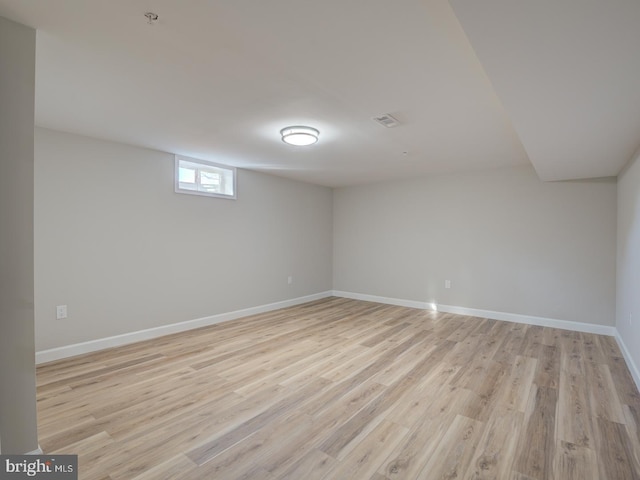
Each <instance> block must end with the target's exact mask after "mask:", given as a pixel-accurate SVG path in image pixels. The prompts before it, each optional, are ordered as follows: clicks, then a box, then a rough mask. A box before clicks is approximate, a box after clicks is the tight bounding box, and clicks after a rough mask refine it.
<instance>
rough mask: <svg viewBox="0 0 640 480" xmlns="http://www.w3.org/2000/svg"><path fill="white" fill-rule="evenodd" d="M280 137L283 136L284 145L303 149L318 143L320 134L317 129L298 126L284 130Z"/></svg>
mask: <svg viewBox="0 0 640 480" xmlns="http://www.w3.org/2000/svg"><path fill="white" fill-rule="evenodd" d="M280 135H282V141H283V142H284V143H288V144H289V145H296V146H298V147H303V146H306V145H313V144H314V143H316V142H317V141H318V135H320V132H319V131H318V130H316V129H315V128H311V127H303V126H297V127H286V128H283V129H282V130H280Z"/></svg>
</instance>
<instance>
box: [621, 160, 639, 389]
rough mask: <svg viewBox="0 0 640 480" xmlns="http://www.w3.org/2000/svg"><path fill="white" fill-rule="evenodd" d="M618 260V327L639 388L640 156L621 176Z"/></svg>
mask: <svg viewBox="0 0 640 480" xmlns="http://www.w3.org/2000/svg"><path fill="white" fill-rule="evenodd" d="M617 260H618V262H617V266H618V268H617V304H616V307H617V308H616V327H617V329H618V334H619V337H620V339H621V340H622V342H623V343H624V346H625V347H626V353H627V354H628V357H630V359H631V362H632V363H633V365H629V367H630V369H631V370H632V373H633V374H634V377H635V380H636V383H637V384H638V385H640V372H639V371H638V368H639V367H640V152H639V153H638V154H636V156H635V157H634V159H632V161H631V162H630V163H629V165H628V166H627V167H626V168H625V169H624V170H623V172H622V173H621V174H620V175H619V176H618V259H617ZM627 360H629V358H627Z"/></svg>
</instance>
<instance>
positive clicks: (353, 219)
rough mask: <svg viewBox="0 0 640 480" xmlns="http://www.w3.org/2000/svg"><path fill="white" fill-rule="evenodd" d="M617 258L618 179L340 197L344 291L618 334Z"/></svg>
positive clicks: (397, 189)
mask: <svg viewBox="0 0 640 480" xmlns="http://www.w3.org/2000/svg"><path fill="white" fill-rule="evenodd" d="M615 258H616V183H615V180H614V179H604V180H596V181H576V182H555V183H544V182H541V181H539V179H538V177H537V176H536V174H535V172H534V171H533V169H532V168H529V167H516V168H504V169H497V170H490V171H482V172H477V173H467V174H458V175H442V176H432V177H427V178H421V179H413V180H407V181H395V182H391V183H390V184H388V185H385V184H375V185H365V186H355V187H347V188H340V189H336V190H335V192H334V263H333V265H334V289H335V290H339V291H346V292H351V293H359V294H368V295H377V296H383V297H391V298H397V299H403V300H413V301H420V302H433V303H437V304H443V305H451V306H456V307H466V308H475V309H481V310H489V311H494V312H506V313H514V314H521V315H530V316H537V317H545V318H550V319H558V320H569V321H577V322H585V323H592V324H600V325H613V324H614V321H615ZM446 279H448V280H451V289H445V288H444V281H445V280H446ZM638 312H640V309H639V310H638Z"/></svg>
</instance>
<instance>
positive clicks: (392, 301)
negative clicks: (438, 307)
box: [333, 290, 431, 310]
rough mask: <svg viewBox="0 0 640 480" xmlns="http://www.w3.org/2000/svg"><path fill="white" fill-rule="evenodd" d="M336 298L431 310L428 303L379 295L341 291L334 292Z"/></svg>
mask: <svg viewBox="0 0 640 480" xmlns="http://www.w3.org/2000/svg"><path fill="white" fill-rule="evenodd" d="M333 296H334V297H342V298H351V299H353V300H364V301H365V302H376V303H385V304H387V305H397V306H399V307H409V308H421V309H423V310H428V309H430V308H431V307H430V305H429V304H428V303H427V302H418V301H415V300H403V299H401V298H391V297H379V296H377V295H367V294H366V293H353V292H343V291H341V290H334V291H333Z"/></svg>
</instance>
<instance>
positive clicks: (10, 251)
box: [0, 17, 38, 454]
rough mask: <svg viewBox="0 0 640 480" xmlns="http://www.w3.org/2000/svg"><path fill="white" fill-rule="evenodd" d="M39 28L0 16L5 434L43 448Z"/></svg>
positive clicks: (0, 383) (0, 325)
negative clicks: (38, 375)
mask: <svg viewBox="0 0 640 480" xmlns="http://www.w3.org/2000/svg"><path fill="white" fill-rule="evenodd" d="M35 48H36V32H35V30H33V29H31V28H28V27H25V26H23V25H19V24H17V23H14V22H11V21H9V20H6V19H4V18H2V17H0V438H1V440H0V441H1V443H2V445H1V448H2V453H15V454H22V453H27V452H32V451H34V450H36V449H37V448H38V436H37V429H36V380H35V361H34V343H33V315H34V314H33V296H34V293H33V108H34V89H35Z"/></svg>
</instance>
